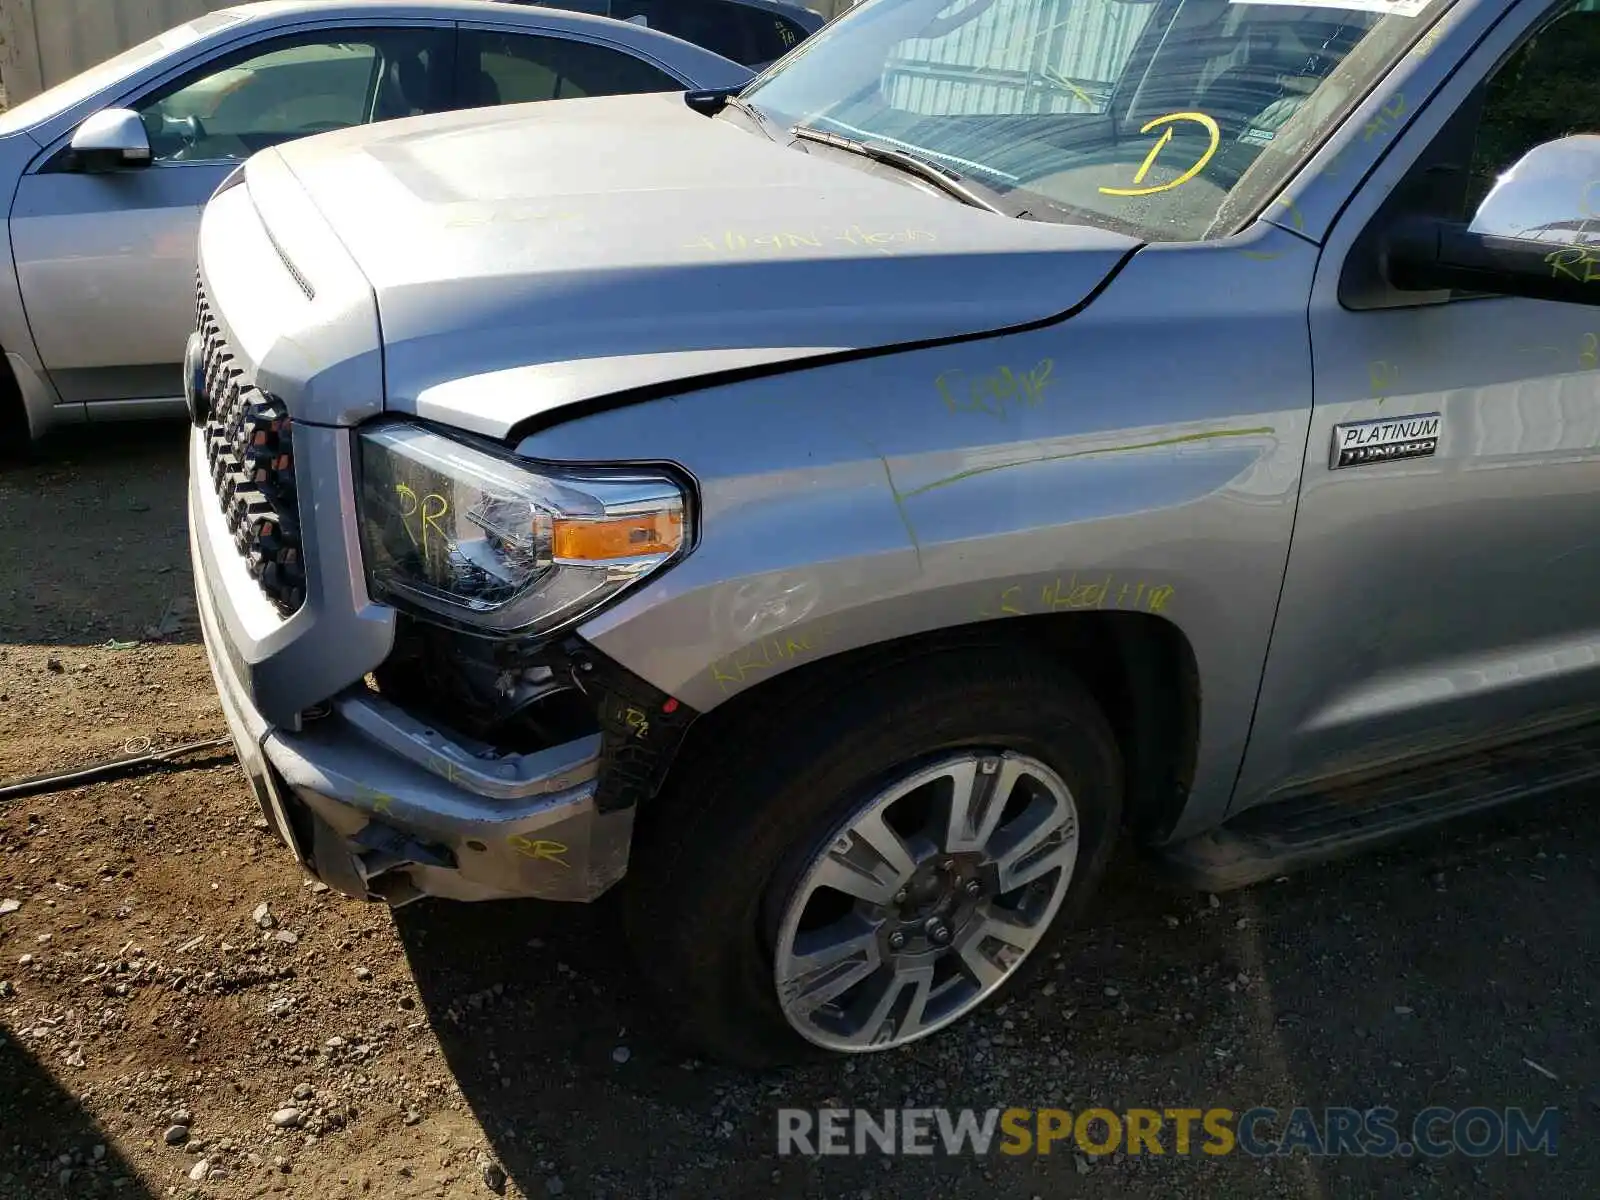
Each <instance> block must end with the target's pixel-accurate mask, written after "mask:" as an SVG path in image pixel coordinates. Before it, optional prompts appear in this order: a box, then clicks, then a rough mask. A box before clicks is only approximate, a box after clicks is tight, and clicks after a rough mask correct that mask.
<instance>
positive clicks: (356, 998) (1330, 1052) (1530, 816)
mask: <svg viewBox="0 0 1600 1200" xmlns="http://www.w3.org/2000/svg"><path fill="white" fill-rule="evenodd" d="M180 438H181V433H179V431H177V430H174V429H171V428H167V429H156V430H142V431H126V430H115V431H112V430H105V431H101V432H100V434H99V436H98V437H97V438H91V437H82V438H78V439H76V440H74V441H70V442H67V443H66V444H64V445H61V446H58V447H57V448H56V449H55V450H54V452H53V453H52V455H51V457H49V458H48V459H47V460H46V461H45V462H44V463H43V464H42V465H34V466H28V467H22V468H12V469H9V470H7V471H5V472H4V473H3V474H0V780H3V779H13V778H16V777H19V776H24V775H30V774H33V773H36V772H41V771H45V770H50V769H54V768H58V767H63V766H68V765H72V764H78V763H85V762H92V761H94V760H96V759H98V758H103V757H105V756H106V755H108V754H113V753H117V752H118V751H119V750H120V748H122V747H124V746H126V745H129V744H130V743H131V744H132V745H134V746H138V745H143V744H144V743H143V742H142V741H139V740H137V739H146V738H147V739H150V742H151V744H153V745H155V746H157V747H162V746H171V745H177V744H180V743H183V742H187V741H192V740H197V739H201V738H205V737H210V736H215V735H216V734H218V733H220V732H222V722H221V717H220V713H219V712H218V709H217V707H216V703H215V700H214V698H213V696H212V694H211V685H210V678H209V675H208V673H207V671H206V667H205V661H204V655H203V653H202V652H201V649H200V647H199V646H198V645H197V635H196V631H195V626H194V616H193V607H192V604H191V602H190V600H189V598H188V597H189V582H188V577H187V569H188V568H187V561H186V557H185V548H184V534H183V521H182V508H181V495H182V453H181V449H180V448H179V446H178V444H177V443H178V441H179V440H180ZM113 580H114V582H112V581H113ZM1594 799H1595V797H1594V796H1593V794H1578V795H1573V796H1570V797H1567V798H1564V799H1562V800H1559V801H1556V802H1553V803H1549V804H1543V805H1540V806H1537V807H1528V808H1524V809H1520V810H1511V811H1507V812H1504V813H1502V814H1500V815H1498V816H1496V817H1493V818H1489V819H1482V820H1478V821H1475V822H1472V823H1471V824H1468V825H1464V826H1456V827H1452V828H1450V829H1448V830H1444V831H1439V832H1436V833H1433V834H1430V835H1427V836H1425V837H1422V838H1420V839H1417V840H1414V841H1413V842H1411V843H1408V844H1407V845H1406V846H1405V847H1404V848H1402V849H1400V850H1397V851H1392V852H1389V853H1387V854H1384V855H1381V856H1370V857H1366V858H1363V859H1358V860H1353V861H1351V862H1348V863H1344V864H1339V865H1335V866H1332V867H1327V868H1323V869H1320V870H1317V871H1314V872H1308V873H1306V874H1305V875H1303V876H1300V877H1297V878H1295V879H1293V880H1289V881H1282V882H1278V883H1274V884H1266V885H1263V886H1260V887H1257V888H1254V889H1251V890H1248V891H1245V892H1241V893H1236V894H1232V895H1227V896H1223V897H1220V898H1217V899H1212V898H1210V897H1207V896H1204V895H1193V894H1184V893H1176V892H1169V891H1164V890H1162V889H1160V888H1158V887H1156V886H1154V885H1152V883H1151V875H1152V872H1151V870H1150V868H1149V865H1148V864H1147V863H1145V862H1143V861H1142V860H1140V859H1139V858H1137V857H1135V856H1132V855H1129V856H1127V857H1126V858H1125V859H1124V860H1123V861H1122V862H1120V863H1119V864H1118V865H1117V867H1116V869H1115V870H1114V872H1113V875H1112V878H1111V879H1110V881H1109V883H1108V885H1107V888H1106V892H1105V895H1104V900H1103V903H1102V904H1101V905H1100V907H1099V909H1098V912H1097V914H1096V916H1095V918H1094V920H1093V923H1092V924H1091V925H1090V926H1089V927H1087V928H1085V929H1082V930H1080V931H1078V932H1077V933H1075V934H1074V935H1073V936H1072V937H1071V939H1070V940H1069V942H1068V943H1067V944H1066V946H1065V947H1064V948H1063V950H1062V953H1061V956H1060V957H1059V958H1058V959H1056V960H1055V961H1054V962H1051V963H1049V964H1047V968H1048V969H1047V970H1046V971H1045V972H1044V974H1043V976H1042V979H1041V983H1040V985H1039V986H1038V987H1037V988H1036V989H1035V990H1034V991H1032V992H1031V993H1028V994H1025V995H1022V996H1019V997H1018V998H1016V999H1015V1000H1014V1001H1013V1002H1012V1003H1011V1004H1010V1005H1009V1007H1007V1008H1006V1009H1004V1010H1002V1011H996V1012H992V1013H988V1014H986V1015H984V1016H983V1017H982V1018H981V1019H978V1020H975V1021H972V1022H970V1023H968V1024H967V1025H965V1026H963V1027H961V1028H960V1029H959V1030H957V1031H953V1032H952V1033H949V1034H947V1035H945V1036H943V1037H941V1038H938V1039H936V1040H934V1041H932V1042H930V1043H925V1044H923V1045H921V1046H919V1047H916V1048H914V1049H913V1051H911V1052H908V1053H903V1054H899V1055H895V1056H888V1057H875V1058H869V1059H862V1060H856V1061H848V1062H844V1063H841V1064H837V1065H829V1066H826V1067H816V1068H807V1069H804V1070H796V1071H788V1072H775V1073H770V1074H766V1075H759V1076H757V1075H748V1074H739V1073H734V1072H729V1071H724V1070H722V1069H719V1068H716V1067H713V1066H709V1065H707V1064H704V1063H701V1062H698V1061H696V1060H694V1059H693V1058H691V1057H688V1056H687V1055H686V1053H685V1051H683V1050H682V1049H681V1048H679V1047H678V1046H676V1045H675V1044H674V1041H673V1036H672V1031H671V1030H670V1029H667V1028H663V1027H662V1026H661V1025H660V1023H659V1022H658V1021H657V1020H656V1019H655V1017H654V1015H653V1014H652V1013H651V1011H650V1010H649V1009H648V1007H646V1006H645V1005H644V1003H643V1001H642V1000H641V999H640V998H639V997H638V995H637V993H636V991H635V984H634V981H633V980H632V978H631V977H630V974H629V972H628V970H627V967H626V965H625V964H624V963H623V962H621V961H620V960H619V956H618V955H617V953H616V951H615V945H616V941H615V935H614V932H613V929H612V915H611V913H610V911H609V908H608V906H606V905H601V906H597V907H595V908H567V907H560V906H542V905H533V904H522V905H510V904H506V905H493V906H460V905H447V904H434V903H423V904H419V905H416V906H413V907H411V908H407V909H405V910H402V911H400V912H398V913H390V912H388V911H386V910H384V909H382V908H378V907H374V906H368V905H362V904H358V903H354V902H351V901H347V900H344V899H342V898H339V897H338V896H336V895H335V894H333V893H330V892H327V891H326V890H324V889H322V888H320V887H317V886H312V885H311V884H310V882H309V881H307V880H305V879H304V878H302V876H301V875H300V874H299V872H298V871H297V870H296V869H295V867H294V866H293V864H292V862H291V861H290V860H289V858H288V856H287V854H286V852H284V851H283V850H282V848H281V847H279V846H278V845H277V844H276V843H275V842H274V841H272V840H271V838H270V836H269V835H268V833H267V832H266V829H265V825H264V822H262V821H261V820H260V817H259V813H258V811H257V810H256V809H255V807H254V805H253V803H252V802H251V800H250V798H249V796H248V794H247V792H246V789H245V787H244V785H243V781H242V779H241V778H240V776H239V774H238V770H237V767H236V766H235V765H234V764H233V763H232V761H231V759H229V758H227V757H226V756H213V757H211V758H209V759H207V758H202V759H201V760H200V762H199V763H198V764H196V765H195V766H194V767H192V768H191V769H188V770H184V771H173V772H168V773H161V774H152V775H147V776H144V777H142V778H138V779H129V780H124V781H120V782H114V783H103V784H97V785H94V786H90V787H82V788H77V789H73V790H68V791H61V792H57V793H53V794H50V795H43V796H35V797H32V798H28V799H23V800H14V801H0V1080H4V1081H5V1086H4V1087H3V1088H0V1197H5V1198H8V1200H9V1198H10V1197H17V1198H19V1200H20V1198H24V1197H26V1198H30V1200H31V1198H36V1197H46V1196H119V1197H124V1198H133V1197H145V1196H148V1197H163V1196H171V1195H179V1196H185V1195H198V1196H207V1197H211V1196H216V1197H235V1196H241V1197H242V1196H260V1195H269V1194H271V1195H286V1196H304V1197H308V1198H310V1197H314V1198H316V1200H322V1198H324V1197H343V1196H381V1197H389V1196H394V1197H413V1196H415V1197H422V1196H433V1197H477V1196H485V1195H489V1194H491V1189H497V1190H503V1192H504V1193H505V1194H507V1195H513V1196H517V1195H529V1196H545V1195H568V1196H613V1197H624V1196H668V1195H673V1196H677V1195H683V1196H698V1195H717V1196H746V1195H749V1196H757V1195H759V1196H776V1197H800V1196H841V1197H896V1196H908V1197H910V1196H916V1197H924V1196H929V1195H940V1196H943V1195H982V1196H993V1197H1006V1198H1009V1197H1018V1198H1021V1200H1026V1198H1028V1197H1033V1196H1040V1197H1045V1196H1067V1195H1070V1196H1091V1197H1092V1196H1111V1195H1115V1194H1122V1193H1125V1192H1127V1191H1129V1190H1137V1191H1139V1192H1140V1193H1148V1194H1151V1195H1157V1196H1174V1197H1187V1196H1223V1197H1230V1198H1231V1197H1258V1196H1259V1197H1268V1196H1272V1197H1280V1196H1281V1197H1335V1196H1337V1197H1343V1196H1351V1197H1356V1196H1361V1197H1366V1196H1395V1197H1401V1196H1453V1195H1469V1194H1470V1195H1482V1196H1562V1197H1567V1196H1574V1197H1575V1196H1596V1195H1600V1153H1597V1151H1596V1148H1595V1133H1596V1130H1597V1127H1600V1038H1597V1036H1596V1034H1597V1014H1596V1010H1595V1001H1596V998H1597V996H1600V989H1597V988H1596V985H1595V980H1596V978H1597V976H1600V971H1597V968H1600V939H1597V938H1596V937H1595V930H1596V927H1597V923H1600V877H1597V873H1596V865H1597V861H1600V827H1597V821H1596V817H1595V809H1594V804H1593V801H1594ZM11 901H16V902H18V903H17V904H15V905H13V904H11V903H10V902H11ZM1299 1104H1303V1105H1309V1106H1313V1107H1319V1108H1320V1107H1322V1106H1325V1105H1352V1106H1357V1107H1361V1108H1367V1107H1370V1106H1373V1105H1380V1104H1387V1105H1390V1106H1393V1107H1394V1108H1396V1109H1398V1110H1400V1112H1401V1113H1402V1114H1404V1115H1405V1116H1406V1117H1409V1115H1411V1114H1413V1113H1415V1112H1416V1111H1417V1110H1420V1109H1421V1108H1423V1107H1426V1106H1427V1105H1430V1104H1442V1105H1447V1106H1450V1107H1454V1108H1464V1107H1467V1106H1470V1105H1480V1104H1481V1105H1487V1106H1490V1107H1494V1108H1503V1107H1505V1106H1508V1105H1520V1106H1523V1107H1525V1108H1528V1109H1532V1110H1534V1111H1537V1110H1540V1109H1543V1108H1545V1107H1547V1106H1553V1107H1557V1108H1559V1109H1560V1110H1561V1130H1560V1135H1559V1142H1558V1152H1557V1154H1556V1155H1555V1156H1554V1157H1544V1156H1532V1157H1529V1156H1523V1157H1518V1158H1506V1157H1494V1158H1487V1159H1483V1160H1473V1159H1469V1158H1465V1157H1459V1156H1457V1157H1449V1158H1445V1159H1442V1160H1438V1161H1426V1160H1420V1159H1399V1158H1395V1159H1387V1160H1377V1159H1355V1158H1345V1159H1324V1160H1311V1159H1307V1158H1305V1157H1304V1156H1295V1157H1292V1158H1280V1159H1276V1160H1273V1159H1250V1158H1248V1157H1246V1156H1244V1155H1239V1154H1236V1155H1231V1156H1226V1157H1217V1158H1212V1157H1206V1156H1192V1157H1185V1158H1177V1157H1173V1156H1170V1155H1169V1156H1165V1157H1160V1158H1157V1157H1151V1156H1148V1155H1146V1156H1125V1155H1121V1154H1118V1155H1113V1156H1110V1157H1108V1158H1098V1159H1093V1160H1091V1159H1089V1158H1086V1157H1084V1156H1082V1155H1079V1154H1076V1153H1070V1152H1064V1148H1063V1147H1057V1149H1056V1152H1055V1153H1054V1154H1052V1155H1050V1156H1048V1157H1025V1158H1006V1157H1001V1156H998V1155H997V1156H993V1157H987V1158H946V1157H944V1156H942V1155H936V1156H933V1157H928V1158H888V1157H882V1156H876V1155H874V1156H872V1157H863V1158H830V1159H826V1160H820V1161H819V1160H807V1159H802V1158H795V1157H784V1158H780V1157H779V1156H778V1155H777V1153H776V1139H775V1128H776V1116H775V1113H776V1109H777V1108H778V1107H779V1106H791V1105H792V1106H800V1107H822V1106H847V1107H860V1108H868V1109H881V1108H885V1107H897V1106H901V1105H932V1106H951V1107H961V1106H972V1107H977V1108H985V1109H986V1108H990V1107H1004V1106H1008V1105H1022V1106H1035V1105H1037V1106H1044V1105H1051V1106H1060V1107H1064V1108H1068V1109H1074V1110H1078V1109H1082V1108H1085V1107H1088V1106H1090V1105H1101V1106H1105V1107H1110V1108H1112V1109H1125V1108H1128V1107H1158V1108H1159V1107H1177V1106H1192V1107H1213V1106H1224V1107H1228V1108H1232V1109H1235V1110H1244V1109H1247V1108H1250V1107H1253V1106H1256V1105H1271V1106H1275V1107H1278V1108H1280V1109H1288V1108H1291V1107H1293V1106H1295V1105H1299Z"/></svg>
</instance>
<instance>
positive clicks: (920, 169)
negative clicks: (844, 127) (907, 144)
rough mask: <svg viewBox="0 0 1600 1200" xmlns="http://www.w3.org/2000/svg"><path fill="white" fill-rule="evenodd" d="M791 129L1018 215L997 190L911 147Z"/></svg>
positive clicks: (979, 204)
mask: <svg viewBox="0 0 1600 1200" xmlns="http://www.w3.org/2000/svg"><path fill="white" fill-rule="evenodd" d="M790 132H791V133H793V134H794V136H795V137H797V138H799V139H800V140H801V141H804V142H818V143H820V144H821V145H824V146H832V147H833V148H834V149H836V150H846V151H849V152H850V153H851V154H859V155H861V156H862V157H863V158H870V159H872V161H873V162H880V163H883V164H885V165H886V166H891V167H895V168H897V169H898V170H901V171H904V172H905V173H906V174H907V175H915V176H916V177H917V178H918V179H922V180H925V181H926V182H928V183H931V184H933V186H934V187H936V188H938V189H939V190H940V191H942V192H945V193H946V194H947V195H951V196H954V197H955V198H956V199H957V200H960V201H961V202H962V203H963V204H970V205H972V207H973V208H981V209H983V210H984V211H985V212H992V213H998V214H1000V215H1001V216H1003V217H1008V216H1013V215H1016V214H1014V213H1013V212H1012V211H1011V210H1010V209H1009V208H1007V207H1006V205H1005V204H1004V203H1003V202H1002V201H1001V200H1000V194H999V193H998V192H996V191H994V190H993V189H991V188H986V187H984V186H983V185H982V184H981V183H973V182H972V181H971V180H969V179H968V178H967V177H966V176H964V175H962V174H961V173H960V172H959V171H952V170H951V169H950V168H949V167H947V166H945V165H944V164H943V163H937V162H934V161H932V160H931V159H927V158H923V157H922V156H921V155H918V154H913V153H911V151H909V150H902V149H900V148H899V147H898V146H888V145H885V144H884V143H882V142H871V141H866V140H864V139H862V138H853V137H846V136H845V135H844V134H842V133H832V132H830V131H829V130H826V129H816V128H814V127H812V126H810V125H796V126H795V127H794V128H793V129H792V130H791V131H790Z"/></svg>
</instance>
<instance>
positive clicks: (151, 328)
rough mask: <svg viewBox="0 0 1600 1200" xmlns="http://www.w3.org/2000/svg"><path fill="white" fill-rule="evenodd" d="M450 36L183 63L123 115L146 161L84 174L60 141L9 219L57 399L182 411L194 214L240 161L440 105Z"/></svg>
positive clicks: (431, 34)
mask: <svg viewBox="0 0 1600 1200" xmlns="http://www.w3.org/2000/svg"><path fill="white" fill-rule="evenodd" d="M453 50H454V27H453V26H451V25H448V24H440V23H427V24H418V23H410V24H407V25H403V26H398V27H395V28H383V29H374V28H371V27H369V26H348V25H346V26H337V27H328V26H323V27H320V28H317V29H313V30H306V29H300V30H297V31H295V32H293V33H290V34H284V35H279V36H272V37H267V38H262V39H257V40H255V41H253V42H252V43H250V44H249V45H248V46H245V47H232V48H230V49H229V50H228V51H227V52H225V53H224V54H222V55H219V56H216V57H213V58H211V59H209V60H207V61H204V62H202V63H197V64H191V65H190V66H189V68H188V69H186V70H183V71H182V72H181V74H178V75H176V76H175V77H172V78H169V79H167V80H166V81H164V82H163V83H162V84H160V85H158V86H156V87H155V88H153V89H147V90H146V91H145V92H144V93H143V94H141V95H137V96H131V97H126V98H124V99H123V100H121V101H120V103H122V104H123V105H125V106H126V107H129V108H133V109H135V110H136V111H137V112H138V113H139V115H140V117H141V118H142V119H143V122H144V125H145V130H146V132H147V134H148V135H149V138H150V143H151V159H152V161H151V163H150V164H149V165H148V166H143V167H129V168H122V169H119V170H112V171H105V172H98V173H90V172H87V171H84V170H82V169H80V167H79V165H78V163H77V161H76V156H75V155H74V154H73V153H72V151H71V148H70V146H67V145H57V146H55V147H52V148H51V149H50V150H49V151H48V152H47V153H46V154H44V155H43V156H41V158H40V160H39V161H38V162H37V163H36V164H35V165H34V167H33V168H31V169H30V171H29V172H28V174H27V175H25V176H24V177H23V179H22V181H21V184H20V186H19V188H18V191H17V195H16V199H15V202H14V206H13V209H12V214H11V239H12V247H13V250H14V253H15V256H16V263H17V276H18V281H19V284H20V286H21V289H22V297H23V304H24V306H25V308H26V310H27V315H28V321H29V325H30V327H31V329H32V332H33V337H34V342H35V345H36V346H37V347H38V351H39V355H40V358H41V359H42V360H43V362H44V365H45V367H46V369H47V370H48V371H49V373H50V377H51V380H52V382H53V383H54V384H55V387H56V390H57V392H58V393H59V395H60V398H61V401H62V403H64V404H79V403H82V404H85V405H87V406H88V407H87V411H88V413H89V415H90V416H91V417H96V416H100V415H105V416H108V417H109V416H135V415H142V414H144V413H146V412H158V411H162V410H165V409H168V408H170V407H171V406H173V405H174V404H181V403H182V400H181V397H182V395H183V385H182V360H183V350H184V344H185V340H186V337H187V334H188V331H189V329H190V327H191V326H192V325H193V323H194V272H195V255H196V250H195V245H196V239H197V237H198V233H199V221H200V211H201V209H202V207H203V206H204V205H205V203H206V201H207V200H208V199H209V198H210V196H211V194H212V193H213V192H214V191H215V190H216V188H217V186H218V185H219V184H221V183H222V181H223V180H224V179H225V178H226V177H227V175H228V174H229V173H230V172H231V171H232V170H233V169H234V168H235V167H237V166H238V165H239V164H240V163H241V162H243V161H244V160H245V159H246V158H248V157H249V156H250V155H251V154H254V153H255V152H257V151H259V150H262V149H265V148H267V147H268V146H273V145H276V144H278V143H280V142H284V141H288V140H291V139H293V138H299V137H305V136H308V135H310V134H314V133H320V132H324V131H327V130H332V129H341V128H345V127H348V126H351V125H360V124H364V123H366V122H368V121H372V120H383V119H386V118H389V117H400V116H409V115H412V114H416V113H422V112H431V111H436V110H438V109H440V108H443V107H445V106H446V104H445V98H446V97H447V95H448V87H449V83H450V79H451V65H452V63H451V60H452V58H453Z"/></svg>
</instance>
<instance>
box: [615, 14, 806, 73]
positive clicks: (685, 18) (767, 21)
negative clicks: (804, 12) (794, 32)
mask: <svg viewBox="0 0 1600 1200" xmlns="http://www.w3.org/2000/svg"><path fill="white" fill-rule="evenodd" d="M611 15H612V16H613V17H616V18H617V19H619V20H623V21H630V20H637V21H638V22H639V23H640V24H642V25H648V26H649V27H650V28H651V29H659V30H661V31H662V32H663V33H670V34H671V35H672V36H673V37H679V38H682V39H683V40H684V41H686V42H693V43H694V44H695V45H696V46H703V47H705V48H706V49H707V50H709V51H711V52H712V53H713V54H720V55H722V57H723V58H731V59H732V60H733V61H734V62H736V63H742V64H744V65H745V66H751V65H753V64H755V63H761V62H770V61H772V60H773V59H775V58H778V57H780V56H781V55H783V54H786V53H787V52H788V50H789V46H790V45H793V44H794V43H793V42H785V41H784V38H783V35H782V33H781V32H780V28H779V26H780V25H787V24H788V22H785V21H783V20H782V18H780V17H776V16H774V15H773V14H771V13H768V12H765V11H762V10H760V9H754V8H750V7H748V6H746V5H743V4H729V3H725V2H723V0H612V2H611ZM775 22H777V23H776V24H775ZM802 36H803V34H802ZM795 41H796V42H797V41H799V38H795Z"/></svg>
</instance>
